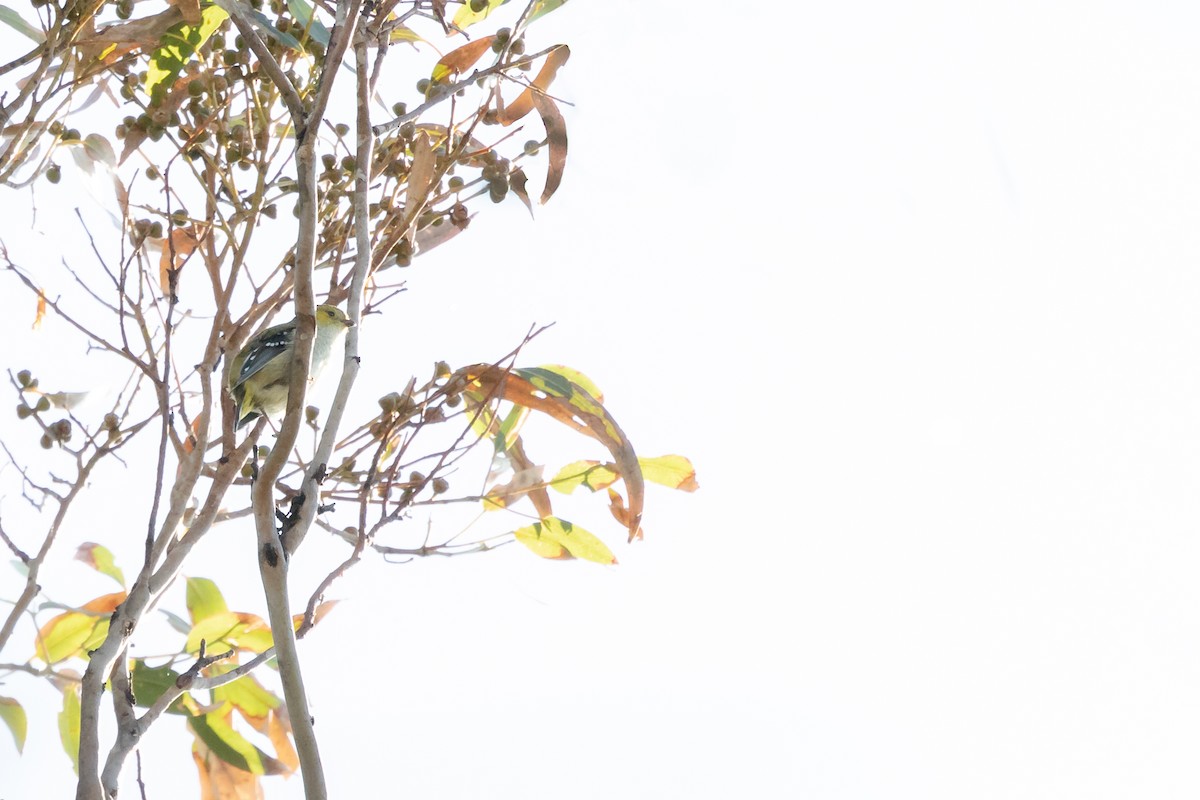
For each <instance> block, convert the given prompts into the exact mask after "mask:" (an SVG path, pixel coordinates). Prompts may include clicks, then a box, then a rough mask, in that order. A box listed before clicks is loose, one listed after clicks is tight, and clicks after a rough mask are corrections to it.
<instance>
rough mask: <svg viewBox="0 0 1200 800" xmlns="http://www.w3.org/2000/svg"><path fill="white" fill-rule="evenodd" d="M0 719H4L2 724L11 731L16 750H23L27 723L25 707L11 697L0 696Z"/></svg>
mask: <svg viewBox="0 0 1200 800" xmlns="http://www.w3.org/2000/svg"><path fill="white" fill-rule="evenodd" d="M0 719H2V720H4V724H5V725H7V726H8V729H9V730H10V731H11V732H12V735H13V739H14V740H15V741H16V743H17V752H18V753H22V752H24V751H25V733H26V731H27V728H28V724H29V721H28V720H27V719H26V718H25V709H24V708H22V707H21V704H20V703H18V702H17V701H16V700H14V699H13V698H11V697H0Z"/></svg>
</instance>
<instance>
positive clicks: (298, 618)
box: [292, 600, 338, 630]
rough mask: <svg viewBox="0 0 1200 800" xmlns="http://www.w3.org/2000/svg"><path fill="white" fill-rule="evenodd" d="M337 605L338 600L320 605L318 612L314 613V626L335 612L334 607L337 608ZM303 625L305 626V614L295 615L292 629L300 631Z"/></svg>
mask: <svg viewBox="0 0 1200 800" xmlns="http://www.w3.org/2000/svg"><path fill="white" fill-rule="evenodd" d="M337 603H338V601H337V600H326V601H325V602H324V603H320V604H319V605H318V606H317V607H316V610H314V611H313V625H314V626H315V625H316V624H317V623H318V622H320V621H321V620H323V619H325V615H326V614H328V613H329V612H330V611H333V607H334V606H336V605H337ZM303 624H304V615H303V614H293V615H292V627H293V628H295V629H296V630H299V629H300V626H301V625H303Z"/></svg>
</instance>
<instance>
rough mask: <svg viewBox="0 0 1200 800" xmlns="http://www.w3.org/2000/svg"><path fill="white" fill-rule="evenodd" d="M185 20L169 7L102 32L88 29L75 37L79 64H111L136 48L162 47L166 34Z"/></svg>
mask: <svg viewBox="0 0 1200 800" xmlns="http://www.w3.org/2000/svg"><path fill="white" fill-rule="evenodd" d="M182 20H183V13H182V12H181V11H180V10H179V9H178V8H174V7H173V8H168V9H167V10H166V11H163V12H161V13H158V14H154V15H153V16H149V17H142V18H140V19H131V20H128V21H127V22H119V23H117V24H115V25H109V26H107V27H105V28H104V29H102V30H100V31H88V32H85V33H84V34H83V35H81V36H79V37H78V38H77V39H76V40H75V44H76V46H77V47H78V48H79V63H80V64H83V65H87V64H89V63H90V62H93V61H95V62H98V63H100V64H111V63H112V62H114V61H116V60H117V59H119V58H120V57H121V56H123V55H125V54H126V53H130V52H133V51H134V50H149V49H153V48H155V47H157V46H158V43H159V42H160V41H162V37H163V34H164V33H166V32H167V29H168V28H170V27H171V26H172V25H175V24H178V23H179V22H181V21H182Z"/></svg>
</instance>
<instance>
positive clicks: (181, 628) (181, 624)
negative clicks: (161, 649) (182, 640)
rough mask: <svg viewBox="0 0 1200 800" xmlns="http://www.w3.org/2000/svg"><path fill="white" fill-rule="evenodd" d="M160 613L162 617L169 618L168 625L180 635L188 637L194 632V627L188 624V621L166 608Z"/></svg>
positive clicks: (160, 610) (161, 609)
mask: <svg viewBox="0 0 1200 800" xmlns="http://www.w3.org/2000/svg"><path fill="white" fill-rule="evenodd" d="M159 612H161V613H162V615H163V616H164V617H166V618H167V624H168V625H170V626H171V627H172V628H174V629H175V630H176V631H177V632H178V633H182V634H183V635H184V636H187V635H188V634H189V633H191V632H192V626H191V625H190V624H188V621H187V620H186V619H184V618H183V617H181V616H179V615H178V614H176V613H174V612H171V611H167V610H166V609H165V608H160V609H159Z"/></svg>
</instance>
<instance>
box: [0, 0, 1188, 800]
mask: <svg viewBox="0 0 1200 800" xmlns="http://www.w3.org/2000/svg"><path fill="white" fill-rule="evenodd" d="M1198 33H1200V8H1197V7H1196V6H1195V5H1194V4H1188V3H1178V2H1177V3H1170V2H1147V3H1139V4H1137V5H1136V6H1133V5H1130V4H1127V3H1115V2H1088V3H1083V2H1062V3H1053V4H1046V3H1031V2H1017V3H1006V4H1003V6H1000V5H997V4H985V3H961V2H958V3H941V2H913V3H905V4H892V3H880V2H864V3H852V4H835V7H831V5H830V4H817V3H790V4H783V5H780V4H764V5H755V6H744V7H743V6H739V5H736V4H728V3H716V2H711V1H709V2H703V1H702V2H694V3H687V4H651V3H638V2H630V1H628V0H626V2H607V3H598V2H584V1H583V0H576V2H572V3H570V4H568V5H567V6H566V7H564V8H563V9H560V10H559V11H557V12H555V13H554V14H552V15H550V16H549V17H546V18H545V19H543V20H541V21H539V22H538V23H537V24H536V25H535V26H534V27H533V28H532V30H531V33H530V39H531V44H532V43H534V42H538V43H544V44H549V43H552V42H556V41H566V42H569V43H570V44H571V47H572V53H573V55H572V58H571V61H570V63H569V64H568V65H567V66H566V67H565V68H564V69H563V70H562V72H561V73H560V75H559V78H558V80H557V81H556V83H555V86H554V92H555V94H556V96H559V97H563V98H565V99H568V100H570V101H571V102H574V103H575V104H576V105H575V107H574V109H571V110H568V112H567V124H568V133H569V135H570V142H571V145H570V156H569V159H568V165H567V172H566V179H565V182H564V184H563V186H562V188H561V189H560V191H559V193H558V195H557V196H556V197H555V198H554V199H553V200H552V201H551V203H550V204H549V205H548V206H547V207H546V208H544V209H539V211H538V219H537V221H536V223H530V222H529V221H528V217H527V215H526V214H525V212H524V209H523V208H521V207H520V206H519V205H518V204H516V203H511V204H506V205H505V206H502V207H500V208H498V209H486V211H487V212H490V213H484V214H481V215H480V216H479V217H478V218H477V220H476V222H475V223H474V225H473V226H472V228H471V230H470V232H469V235H466V236H463V237H460V238H459V239H457V240H455V241H454V242H453V243H451V244H448V245H446V246H444V247H443V248H441V249H439V250H437V251H435V252H434V253H431V254H430V255H429V256H428V258H425V259H422V260H420V261H418V262H417V264H416V265H415V266H414V267H413V268H412V269H411V270H409V272H408V281H409V289H410V291H409V292H408V293H407V294H406V295H405V296H404V297H403V298H401V299H400V300H398V301H397V302H396V306H395V307H394V309H393V310H396V311H398V313H395V314H393V315H392V316H391V317H389V318H388V320H387V325H388V326H389V331H390V333H389V334H388V337H387V345H386V346H380V347H379V349H378V350H377V351H372V352H368V354H367V356H368V357H367V360H366V361H365V362H364V378H363V380H364V381H365V382H366V384H365V386H364V389H363V392H364V396H365V397H367V398H370V397H373V396H377V395H378V394H382V393H383V392H385V391H388V390H390V389H393V388H399V384H402V383H403V382H404V379H406V378H407V376H408V375H409V374H414V373H415V374H420V375H424V374H425V373H426V371H427V370H428V369H429V365H430V364H431V363H432V362H433V361H434V360H437V359H441V358H444V359H446V360H448V361H450V363H451V364H454V365H458V364H462V363H465V362H468V361H478V360H486V359H489V358H494V357H496V356H498V355H500V354H502V353H503V352H505V351H507V350H508V349H509V347H511V345H512V344H513V343H514V342H515V341H516V340H517V339H518V338H519V337H520V336H521V335H522V334H523V333H524V331H525V330H526V329H527V328H528V326H529V325H530V324H531V323H532V322H535V321H536V322H550V321H555V322H557V325H556V326H555V327H554V328H552V329H551V331H550V332H548V333H547V334H546V335H544V336H542V337H541V338H539V339H538V340H537V341H536V342H535V343H534V344H532V345H531V346H530V348H529V349H528V351H527V358H526V359H524V361H525V363H529V364H536V363H543V362H547V361H558V362H564V363H568V364H571V365H572V366H575V367H577V368H579V369H581V370H583V371H584V372H585V373H587V374H589V375H590V376H591V377H592V378H593V379H595V380H596V382H597V383H598V384H599V385H600V386H601V387H602V388H603V389H604V391H605V393H606V399H607V404H608V406H609V407H610V409H611V410H612V411H613V413H614V414H615V415H616V417H617V419H618V420H619V421H620V423H621V425H622V426H623V428H624V429H625V430H626V432H627V433H628V434H629V436H630V438H631V439H632V440H633V442H634V444H635V446H637V447H638V449H639V452H641V453H644V454H646V455H657V454H661V453H667V452H679V453H683V454H686V455H688V456H690V457H691V458H692V459H693V461H694V463H695V464H696V466H697V468H698V470H699V480H700V484H701V487H702V489H701V491H700V492H698V493H696V494H695V495H691V496H686V495H682V494H678V493H674V492H670V491H668V490H666V489H657V488H654V487H652V488H651V489H650V491H649V494H648V498H647V513H646V518H645V524H646V528H647V537H646V540H645V541H644V542H642V543H639V544H637V545H634V546H624V545H620V546H618V548H617V556H618V558H619V559H620V560H621V562H622V563H621V566H619V567H614V568H601V567H597V566H595V565H588V564H578V563H566V564H559V563H548V562H543V561H540V560H538V559H536V558H533V557H531V556H529V555H528V554H527V553H525V552H522V551H521V550H520V549H519V548H517V547H510V548H505V549H503V550H501V551H499V552H497V553H493V554H490V555H487V556H482V557H468V558H456V559H448V560H437V559H431V560H426V561H419V562H415V563H411V564H407V565H385V564H379V563H374V564H369V565H365V566H363V567H360V568H359V569H358V570H357V571H356V572H355V573H354V574H353V575H352V577H350V578H349V579H347V580H345V581H343V582H342V583H340V584H339V585H338V586H337V587H336V589H335V590H334V592H332V595H333V596H336V597H341V598H344V600H343V602H342V604H341V605H340V607H339V608H338V609H337V610H336V611H335V612H334V613H333V614H332V615H331V616H330V617H329V618H328V619H327V620H326V621H325V622H324V623H323V624H322V625H321V626H319V627H318V628H317V630H316V631H314V633H313V634H312V635H311V636H310V637H309V638H308V639H307V640H306V642H305V643H304V644H303V645H302V650H301V654H302V657H303V658H304V659H305V666H306V675H307V680H308V684H309V687H310V691H311V694H312V704H313V710H314V713H315V715H316V719H317V731H318V734H319V735H320V737H321V743H322V747H323V749H324V753H325V757H326V772H327V775H328V780H329V783H330V789H331V796H333V797H362V798H374V797H381V798H382V797H414V798H608V797H612V796H618V795H619V796H623V797H627V798H657V797H663V796H670V797H713V798H718V797H735V796H736V797H795V798H801V797H802V798H836V799H837V800H842V799H843V798H880V797H887V798H958V797H964V796H966V797H974V798H1031V797H1048V798H1049V797H1053V798H1065V797H1079V798H1085V797H1086V798H1125V797H1156V798H1184V797H1195V796H1196V795H1197V793H1200V767H1197V764H1198V763H1200V762H1197V759H1196V757H1195V753H1196V752H1197V751H1198V750H1200V721H1198V720H1200V680H1198V679H1197V675H1200V584H1198V582H1197V578H1196V575H1197V566H1200V538H1198V535H1197V534H1198V528H1200V526H1198V523H1200V507H1198V505H1197V501H1196V498H1197V485H1198V479H1200V463H1198V460H1197V445H1198V444H1200V375H1198V369H1200V367H1198V363H1200V362H1198V360H1197V357H1196V355H1197V352H1198V351H1200V326H1198V325H1197V322H1196V319H1197V313H1196V310H1197V307H1198V306H1200V270H1198V269H1197V266H1198V265H1200V236H1198V235H1197V230H1198V226H1197V221H1198V219H1200V148H1198V147H1197V142H1200V51H1198V50H1197V48H1196V46H1195V42H1196V37H1197V34H1198ZM539 46H540V45H539ZM39 191H40V190H39ZM0 202H4V203H8V204H15V205H14V207H13V209H11V211H12V213H13V214H14V215H15V214H16V213H17V212H18V211H20V210H21V206H23V205H27V200H26V197H25V196H23V195H22V196H19V195H15V194H12V193H6V194H4V195H2V196H0ZM41 213H42V216H41V218H40V219H41V223H40V224H41V225H42V226H43V227H52V226H53V219H52V218H51V216H50V214H49V213H48V212H47V210H46V209H45V208H43V209H42V212H41ZM13 235H14V236H15V235H16V234H15V233H14V234H13ZM8 237H9V233H8V232H7V231H6V232H5V238H6V239H8ZM7 285H8V287H9V288H8V289H6V291H14V288H13V287H14V286H15V284H13V283H12V282H9V283H8V284H7ZM514 287H517V288H516V290H515V291H514ZM501 299H502V300H503V302H500V300H501ZM22 313H23V312H22ZM24 324H25V323H24V320H22V326H23V325H24ZM367 331H368V334H369V333H370V328H369V327H368V328H367ZM22 337H23V338H21V339H20V340H19V342H18V344H19V345H20V347H22V348H28V349H27V350H21V351H20V353H21V355H18V356H14V358H16V359H17V360H20V358H21V357H22V356H24V355H25V354H26V353H30V354H36V353H37V352H40V351H38V350H37V348H39V347H42V348H44V347H45V346H46V345H45V344H39V343H38V341H37V340H36V337H33V336H31V335H29V336H27V335H25V334H22ZM481 347H484V348H487V349H485V350H483V351H481V349H480V348H481ZM11 366H12V367H13V368H20V367H22V366H28V365H27V364H24V363H13V364H12V365H11ZM53 369H54V365H52V364H47V365H46V366H44V367H41V370H42V371H43V372H46V373H48V374H49V373H50V371H51V370H53ZM60 377H61V378H62V379H63V380H65V377H63V376H60ZM64 388H65V387H64ZM376 389H377V390H378V391H377V392H376V394H374V395H373V394H371V392H372V391H375V390H376ZM4 416H5V419H4V421H3V424H4V426H5V430H6V435H10V434H8V433H7V431H10V430H11V431H13V433H12V434H11V435H23V436H28V435H30V433H29V431H28V430H27V429H25V428H22V427H20V426H16V427H13V425H15V422H14V421H13V420H9V419H8V416H11V415H4ZM18 502H20V501H19V498H16V497H14V496H9V497H6V498H5V499H4V500H3V505H2V506H0V511H5V512H7V510H8V508H9V507H10V505H11V504H15V503H18ZM97 518H99V519H104V518H105V517H94V518H93V519H97ZM111 518H112V517H108V519H111ZM143 520H144V516H141V515H139V516H137V518H136V522H134V523H131V524H130V534H129V540H130V541H129V550H128V552H129V553H131V554H132V555H130V556H129V557H128V558H126V559H125V563H126V564H127V571H130V572H131V571H132V568H133V567H132V565H133V564H135V563H136V553H137V550H138V547H139V545H138V543H139V542H140V539H141V536H142V535H143V532H144V521H143ZM593 529H594V530H596V531H597V532H599V533H602V534H603V535H606V537H607V538H608V539H609V541H619V540H620V532H619V531H617V532H615V533H614V529H613V528H612V527H611V525H610V526H609V527H607V528H602V527H600V526H599V525H596V526H593ZM72 537H73V538H72ZM93 538H97V533H96V532H95V531H94V530H89V529H88V526H87V525H82V524H79V525H77V527H76V528H74V529H72V530H71V531H70V532H69V533H68V535H67V539H66V540H65V541H64V542H63V544H62V549H63V560H64V561H66V560H67V559H68V558H69V555H70V553H71V552H72V551H73V548H74V545H75V544H77V543H78V542H79V541H84V540H88V539H93ZM324 552H326V551H325V550H322V546H314V548H313V549H312V550H311V551H303V552H302V554H301V556H300V558H299V560H298V563H297V565H296V568H295V571H296V574H297V576H298V577H297V578H296V580H297V581H300V582H303V581H304V580H305V579H306V577H307V578H308V579H315V578H316V577H318V576H320V575H323V574H324V572H325V571H326V569H327V568H328V564H327V563H322V562H321V561H320V558H321V557H322V556H321V554H322V553H324ZM328 552H329V553H339V552H341V551H340V550H338V549H337V548H334V547H330V548H328ZM62 569H63V570H65V572H62V573H60V574H61V575H62V577H60V578H59V580H60V581H62V582H61V583H59V584H58V585H57V586H55V587H54V589H55V590H56V591H57V592H59V593H60V594H62V593H67V592H68V590H69V589H70V587H71V586H72V585H73V583H78V584H80V585H81V586H82V585H89V584H87V581H91V580H95V581H96V591H95V592H92V593H91V594H86V596H82V595H81V596H80V597H79V598H78V599H79V600H81V601H82V600H86V599H88V598H89V597H91V596H92V595H93V594H95V593H97V592H99V591H108V590H109V589H108V588H105V584H103V583H102V579H99V578H96V577H94V576H92V575H91V573H88V571H87V570H86V568H84V567H82V566H79V565H65V564H64V565H63V567H62ZM239 569H244V570H245V574H246V576H247V577H246V579H245V581H244V582H243V583H242V584H241V585H237V584H236V583H235V584H233V585H227V582H226V580H222V581H221V583H222V586H223V587H225V588H226V591H227V596H228V599H229V601H230V605H231V607H234V608H237V609H242V610H251V611H253V610H260V609H261V608H262V600H261V589H260V587H259V586H258V583H257V573H256V571H255V569H254V563H253V543H252V534H251V533H250V529H249V526H248V525H247V526H245V527H244V529H243V528H238V527H236V526H227V527H226V528H222V529H220V530H218V531H216V532H215V533H214V534H213V535H212V536H211V537H210V538H209V541H207V542H206V543H205V545H204V547H203V548H202V550H201V551H200V552H199V553H197V563H196V565H195V566H194V567H192V568H190V569H189V570H188V574H192V575H212V576H213V577H218V576H221V575H226V574H236V573H231V572H227V571H228V570H239ZM49 574H53V573H49ZM13 576H14V573H12V572H7V573H2V572H0V589H2V590H3V591H2V592H0V593H2V594H3V595H4V596H9V595H12V594H15V590H14V589H12V588H10V587H12V586H15V585H16V584H15V578H14V577H13ZM89 586H90V585H89ZM80 591H82V590H80ZM303 597H304V598H306V597H307V593H304V595H303ZM177 600H178V602H177V603H176V605H180V604H181V601H182V592H181V591H180V592H179V597H178V598H177ZM380 610H383V611H384V612H385V620H386V622H382V623H381V621H380V617H379V616H378V614H379V612H380ZM9 655H10V654H9V653H6V654H5V656H6V659H7V657H8V656H9ZM12 657H13V658H14V659H15V658H18V657H22V656H20V655H19V654H12ZM11 689H12V687H9V686H5V687H0V693H13V691H10V690H11ZM42 694H43V695H45V696H46V702H47V704H46V707H45V708H44V709H42V712H43V713H41V714H40V715H39V714H37V713H36V711H37V708H36V704H34V708H31V714H32V719H31V723H32V725H31V733H30V741H29V743H28V745H27V749H26V754H25V756H24V757H23V758H22V759H20V760H15V759H14V755H13V754H14V751H13V749H12V747H11V744H10V743H8V742H5V741H3V739H4V736H6V734H5V735H3V736H0V765H3V767H4V768H3V769H0V775H3V778H0V796H3V797H4V798H6V800H20V799H21V798H32V797H46V796H66V795H67V794H68V793H69V792H70V791H71V789H70V787H71V785H72V780H71V775H70V768H69V763H68V762H67V759H66V757H65V756H64V755H63V754H62V752H61V749H60V747H59V745H58V742H57V734H56V731H55V729H54V726H53V717H52V713H53V712H54V710H55V709H56V703H57V697H54V696H51V695H50V693H49V692H44V691H43V692H42ZM170 723H171V721H170V720H167V721H166V722H164V723H160V726H159V727H160V728H167V727H168V726H169V724H170ZM177 727H178V728H180V730H178V731H176V732H175V733H174V734H170V733H164V732H163V731H160V730H155V731H154V735H155V737H160V736H161V737H162V739H163V741H164V744H162V745H161V746H151V747H150V748H148V750H147V752H146V758H145V777H146V783H147V790H148V795H149V796H150V797H151V798H162V797H186V796H191V795H190V794H188V793H187V792H191V791H192V790H191V788H190V786H191V784H192V782H193V780H194V778H193V775H194V768H193V767H192V766H191V762H190V758H189V757H188V756H187V751H186V743H187V735H186V734H184V733H183V732H182V730H181V728H182V726H177ZM14 776H15V777H14ZM181 786H187V787H189V788H188V789H187V792H183V791H182V790H181V789H180V787H181ZM267 786H268V796H270V797H301V796H302V789H301V785H300V781H299V780H298V779H292V780H290V781H288V782H286V783H285V782H282V781H280V780H277V779H276V780H271V781H268V782H267ZM47 787H50V788H49V789H48V788H47ZM127 791H136V787H134V786H133V785H132V784H130V786H129V788H128V789H127Z"/></svg>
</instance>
